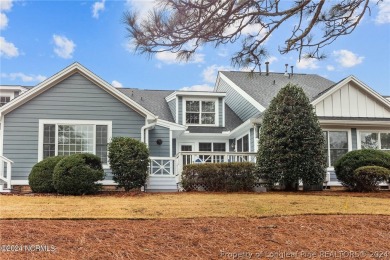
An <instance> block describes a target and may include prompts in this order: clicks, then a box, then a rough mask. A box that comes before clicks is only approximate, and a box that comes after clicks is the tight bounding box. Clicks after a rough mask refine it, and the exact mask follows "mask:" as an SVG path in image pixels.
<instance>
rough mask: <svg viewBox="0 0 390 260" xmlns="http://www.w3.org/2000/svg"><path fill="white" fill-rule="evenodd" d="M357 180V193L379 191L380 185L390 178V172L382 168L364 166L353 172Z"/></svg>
mask: <svg viewBox="0 0 390 260" xmlns="http://www.w3.org/2000/svg"><path fill="white" fill-rule="evenodd" d="M353 175H354V177H355V179H356V188H355V190H356V191H376V190H379V183H381V182H385V181H387V180H388V179H389V177H390V170H389V169H386V168H384V167H380V166H363V167H359V168H357V169H356V170H354V171H353Z"/></svg>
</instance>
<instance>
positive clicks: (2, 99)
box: [0, 97, 11, 107]
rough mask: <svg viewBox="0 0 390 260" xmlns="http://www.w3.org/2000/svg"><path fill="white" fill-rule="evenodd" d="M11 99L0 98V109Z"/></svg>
mask: <svg viewBox="0 0 390 260" xmlns="http://www.w3.org/2000/svg"><path fill="white" fill-rule="evenodd" d="M10 100H11V97H0V107H2V106H4V105H5V104H7V103H8V102H10Z"/></svg>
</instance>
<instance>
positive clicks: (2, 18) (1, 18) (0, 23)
mask: <svg viewBox="0 0 390 260" xmlns="http://www.w3.org/2000/svg"><path fill="white" fill-rule="evenodd" d="M7 25H8V18H7V16H6V15H5V14H3V13H0V30H3V29H5V28H6V27H7Z"/></svg>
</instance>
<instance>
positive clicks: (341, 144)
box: [323, 131, 349, 167]
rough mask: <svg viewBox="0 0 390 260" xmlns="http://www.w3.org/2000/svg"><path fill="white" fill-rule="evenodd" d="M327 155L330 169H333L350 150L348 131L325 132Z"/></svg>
mask: <svg viewBox="0 0 390 260" xmlns="http://www.w3.org/2000/svg"><path fill="white" fill-rule="evenodd" d="M323 134H324V138H325V151H324V152H325V155H326V158H327V159H328V161H327V162H328V163H327V164H328V167H333V166H334V163H335V162H336V161H337V160H338V159H339V158H340V157H341V156H343V155H344V154H346V153H347V152H348V150H349V143H348V131H324V132H323Z"/></svg>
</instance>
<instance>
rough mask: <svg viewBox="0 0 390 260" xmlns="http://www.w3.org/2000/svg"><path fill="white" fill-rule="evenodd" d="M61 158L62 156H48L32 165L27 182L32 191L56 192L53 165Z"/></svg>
mask: <svg viewBox="0 0 390 260" xmlns="http://www.w3.org/2000/svg"><path fill="white" fill-rule="evenodd" d="M62 158H64V156H53V157H48V158H45V159H44V160H42V161H40V162H38V163H36V164H35V165H34V167H33V168H32V169H31V172H30V175H29V176H28V184H29V185H30V188H31V190H32V191H33V192H38V193H53V192H56V189H55V188H54V185H53V173H54V167H55V166H56V165H57V163H58V162H59V161H61V160H62Z"/></svg>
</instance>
